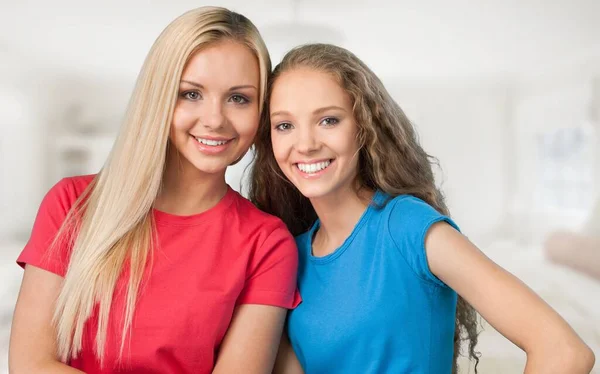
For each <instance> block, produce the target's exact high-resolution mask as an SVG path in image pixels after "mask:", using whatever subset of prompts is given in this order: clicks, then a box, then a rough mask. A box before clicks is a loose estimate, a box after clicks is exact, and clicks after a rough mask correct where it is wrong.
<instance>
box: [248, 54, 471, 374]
mask: <svg viewBox="0 0 600 374" xmlns="http://www.w3.org/2000/svg"><path fill="white" fill-rule="evenodd" d="M302 67H307V68H311V69H316V70H319V71H323V72H326V73H328V74H331V75H332V76H333V77H334V78H335V79H336V80H337V82H338V83H339V84H340V86H341V87H342V88H343V89H344V90H345V91H346V92H347V93H348V95H349V96H350V98H351V99H352V104H353V108H352V109H353V115H354V118H355V119H356V123H357V125H358V135H357V139H358V142H359V145H360V151H359V164H358V169H359V170H358V173H357V181H356V182H357V188H358V189H363V188H364V189H369V190H381V191H384V192H386V193H387V194H388V195H390V196H398V195H402V194H410V195H414V196H417V197H419V198H421V199H422V200H424V201H426V202H427V203H429V205H431V206H432V207H433V208H435V209H436V210H437V211H439V212H440V213H442V214H444V215H449V212H448V208H447V206H446V203H445V201H444V196H443V194H442V192H441V191H440V189H439V188H437V186H436V184H435V178H434V174H433V170H432V164H435V163H436V162H437V160H436V159H435V158H433V157H431V156H429V155H428V154H427V153H426V152H425V150H423V148H422V147H421V145H420V144H419V140H418V136H417V133H416V131H415V128H414V126H413V125H412V123H411V122H410V121H409V120H408V118H407V117H406V115H405V114H404V112H403V111H402V109H401V108H400V106H399V105H398V104H397V103H396V102H395V101H394V99H393V98H392V97H391V96H390V94H389V93H388V92H387V90H386V89H385V87H384V85H383V83H382V82H381V81H380V80H379V78H378V77H377V76H376V75H375V74H374V73H373V71H371V69H369V67H368V66H367V65H366V64H364V63H363V62H362V61H361V60H360V59H359V58H358V57H356V56H355V55H354V54H352V53H351V52H349V51H348V50H346V49H344V48H341V47H337V46H334V45H329V44H308V45H304V46H300V47H297V48H294V49H293V50H291V51H290V52H288V53H287V54H286V55H285V56H284V58H283V60H282V61H281V63H280V64H279V65H277V66H276V67H275V69H274V71H273V73H272V75H271V78H270V81H269V90H268V92H267V102H268V100H269V96H270V93H271V91H272V89H273V85H274V83H275V81H276V80H277V79H278V77H279V76H281V74H283V73H285V72H286V71H291V70H293V69H296V68H302ZM265 111H268V108H267V109H266V110H265ZM254 147H255V148H254V150H255V153H254V155H255V160H254V164H253V167H252V169H251V182H250V191H249V198H250V200H251V201H252V202H253V203H254V204H255V205H256V206H257V207H258V208H260V209H262V210H264V211H266V212H267V213H271V214H273V215H276V216H278V217H280V218H281V219H282V220H283V221H284V222H285V223H286V225H287V226H288V229H289V230H290V231H291V232H292V234H294V235H298V234H300V233H303V232H305V231H306V230H308V229H309V228H310V227H311V226H312V224H313V223H314V222H315V220H316V219H317V214H316V212H315V209H314V208H313V206H312V205H311V203H310V200H309V199H308V198H306V197H304V196H303V195H302V194H301V193H300V191H299V190H298V189H297V188H295V187H294V185H293V184H292V183H291V182H290V181H289V180H288V179H287V178H286V177H285V175H283V173H281V171H280V169H279V166H278V165H277V161H276V160H275V156H274V154H273V149H272V144H271V126H269V123H268V122H266V123H261V127H260V128H259V129H258V134H257V138H256V141H255V144H254ZM478 325H479V322H478V316H477V312H476V311H475V309H473V307H472V306H471V305H469V303H467V302H466V301H465V300H464V299H463V298H462V297H460V296H459V297H458V303H457V308H456V321H455V335H454V363H453V369H452V372H453V373H457V372H458V364H457V362H458V357H459V356H460V354H461V346H462V342H463V341H468V347H467V348H468V352H467V353H468V357H469V359H471V360H473V361H475V372H477V363H478V362H479V353H478V352H476V351H475V346H476V345H477V339H478V334H479V331H478Z"/></svg>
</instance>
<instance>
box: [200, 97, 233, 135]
mask: <svg viewBox="0 0 600 374" xmlns="http://www.w3.org/2000/svg"><path fill="white" fill-rule="evenodd" d="M199 119H200V124H201V125H202V126H204V127H205V128H206V129H209V130H218V129H220V128H222V127H223V126H224V125H225V123H226V121H227V119H226V117H225V113H224V112H223V103H222V102H221V101H220V100H207V101H206V104H205V105H204V108H202V113H201V116H200V118H199Z"/></svg>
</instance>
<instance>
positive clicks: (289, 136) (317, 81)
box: [270, 68, 359, 198]
mask: <svg viewBox="0 0 600 374" xmlns="http://www.w3.org/2000/svg"><path fill="white" fill-rule="evenodd" d="M270 100H271V101H270V117H271V141H272V144H273V152H274V154H275V159H276V160H277V163H278V164H279V167H280V168H281V170H282V171H283V173H284V174H285V175H286V177H287V178H288V179H289V180H290V181H291V182H292V183H293V184H294V185H295V186H296V187H297V188H298V189H299V190H300V192H301V193H302V194H303V195H304V196H306V197H308V198H319V197H323V196H326V195H329V194H332V193H336V192H338V191H341V190H345V189H346V188H351V187H352V183H353V181H354V179H355V177H356V170H357V164H358V150H359V147H358V141H357V138H356V135H357V125H356V121H355V119H354V116H353V114H352V103H351V100H350V97H349V96H348V94H347V93H346V91H345V90H344V89H343V88H342V87H340V85H339V84H338V83H337V81H336V80H335V79H334V78H333V77H332V76H331V75H329V74H327V73H324V72H321V71H316V70H313V69H308V68H299V69H293V70H291V71H288V72H285V73H283V74H282V75H280V76H279V78H277V80H276V82H275V86H274V87H273V91H272V94H271V99H270Z"/></svg>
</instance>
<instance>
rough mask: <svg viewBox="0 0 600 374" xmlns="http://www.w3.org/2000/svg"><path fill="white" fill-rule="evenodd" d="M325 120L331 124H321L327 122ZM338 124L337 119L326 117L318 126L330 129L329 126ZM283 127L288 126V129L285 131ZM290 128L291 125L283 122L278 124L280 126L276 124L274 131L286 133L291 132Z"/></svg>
mask: <svg viewBox="0 0 600 374" xmlns="http://www.w3.org/2000/svg"><path fill="white" fill-rule="evenodd" d="M327 120H330V121H332V122H333V123H323V122H325V121H327ZM339 122H340V120H339V119H337V118H335V117H326V118H323V119H322V120H321V122H319V124H323V126H325V127H331V126H335V125H337V124H338V123H339ZM284 125H287V126H289V127H290V128H287V129H284V128H282V126H284ZM291 127H293V126H292V124H291V123H289V122H283V123H280V124H278V125H277V126H275V129H276V130H277V131H288V130H291Z"/></svg>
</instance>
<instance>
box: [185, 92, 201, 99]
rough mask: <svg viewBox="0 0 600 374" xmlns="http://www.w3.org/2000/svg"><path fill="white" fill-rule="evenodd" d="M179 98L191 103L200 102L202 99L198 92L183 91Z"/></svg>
mask: <svg viewBox="0 0 600 374" xmlns="http://www.w3.org/2000/svg"><path fill="white" fill-rule="evenodd" d="M181 97H183V98H184V99H187V100H191V101H196V100H200V99H201V98H202V96H200V92H198V91H185V92H183V93H182V94H181Z"/></svg>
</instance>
